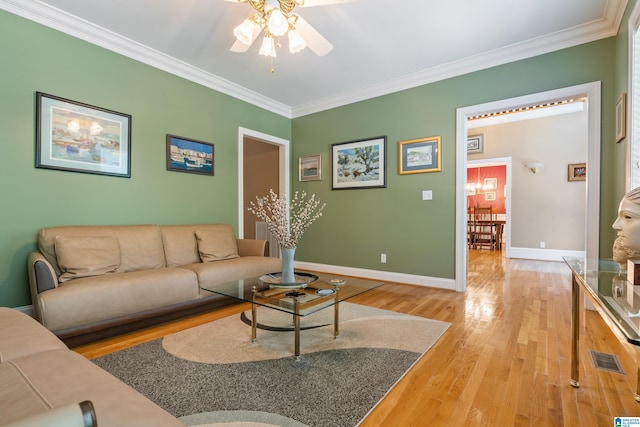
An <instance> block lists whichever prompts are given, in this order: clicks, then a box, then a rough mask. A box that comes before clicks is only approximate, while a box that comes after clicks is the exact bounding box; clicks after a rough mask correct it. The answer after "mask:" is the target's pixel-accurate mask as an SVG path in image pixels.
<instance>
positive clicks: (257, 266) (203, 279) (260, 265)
mask: <svg viewBox="0 0 640 427" xmlns="http://www.w3.org/2000/svg"><path fill="white" fill-rule="evenodd" d="M183 268H188V269H190V270H193V271H194V272H195V273H196V274H197V275H198V281H199V282H200V287H203V288H206V287H208V286H213V285H217V284H220V283H226V282H231V281H233V280H239V279H246V278H249V277H256V276H261V275H263V274H266V273H274V272H276V271H280V270H282V261H281V260H280V258H273V257H265V256H247V257H240V258H235V259H228V260H226V261H224V262H204V263H199V264H191V265H185V266H183Z"/></svg>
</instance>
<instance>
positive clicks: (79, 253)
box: [55, 236, 122, 282]
mask: <svg viewBox="0 0 640 427" xmlns="http://www.w3.org/2000/svg"><path fill="white" fill-rule="evenodd" d="M55 248H56V258H58V265H59V266H60V271H62V274H61V275H60V277H59V278H58V280H59V281H60V282H66V281H67V280H71V279H79V278H81V277H91V276H101V275H103V274H108V273H120V272H122V269H121V268H120V264H121V255H120V243H119V242H118V239H116V238H115V237H113V236H57V237H56V246H55Z"/></svg>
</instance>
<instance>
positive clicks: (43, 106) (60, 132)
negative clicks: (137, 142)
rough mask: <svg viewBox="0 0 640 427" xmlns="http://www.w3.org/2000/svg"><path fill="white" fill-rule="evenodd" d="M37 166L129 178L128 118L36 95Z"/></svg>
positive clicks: (66, 100) (129, 138)
mask: <svg viewBox="0 0 640 427" xmlns="http://www.w3.org/2000/svg"><path fill="white" fill-rule="evenodd" d="M36 105H37V108H36V122H37V124H36V128H37V129H36V167H37V168H42V169H56V170H63V171H69V172H82V173H91V174H99V175H110V176H119V177H125V178H130V177H131V116H130V115H128V114H123V113H118V112H117V111H112V110H107V109H105V108H101V107H96V106H93V105H88V104H84V103H81V102H77V101H72V100H70V99H65V98H60V97H58V96H53V95H48V94H46V93H42V92H36Z"/></svg>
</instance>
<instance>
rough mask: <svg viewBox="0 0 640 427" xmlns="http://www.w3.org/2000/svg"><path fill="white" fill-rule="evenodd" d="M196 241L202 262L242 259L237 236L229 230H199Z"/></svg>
mask: <svg viewBox="0 0 640 427" xmlns="http://www.w3.org/2000/svg"><path fill="white" fill-rule="evenodd" d="M196 239H197V241H198V252H199V253H200V259H201V260H202V262H211V261H221V260H223V259H232V258H239V257H240V255H238V242H236V236H235V235H234V234H233V232H229V230H226V229H219V230H215V229H214V230H198V231H196Z"/></svg>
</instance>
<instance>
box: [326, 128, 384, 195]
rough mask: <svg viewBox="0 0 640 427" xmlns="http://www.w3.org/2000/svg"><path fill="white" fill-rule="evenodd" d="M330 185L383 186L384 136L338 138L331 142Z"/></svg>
mask: <svg viewBox="0 0 640 427" xmlns="http://www.w3.org/2000/svg"><path fill="white" fill-rule="evenodd" d="M331 175H332V177H331V178H332V182H331V189H332V190H345V189H359V188H385V187H386V186H387V137H386V136H378V137H376V138H369V139H360V140H357V141H350V142H341V143H338V144H333V145H332V146H331Z"/></svg>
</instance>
